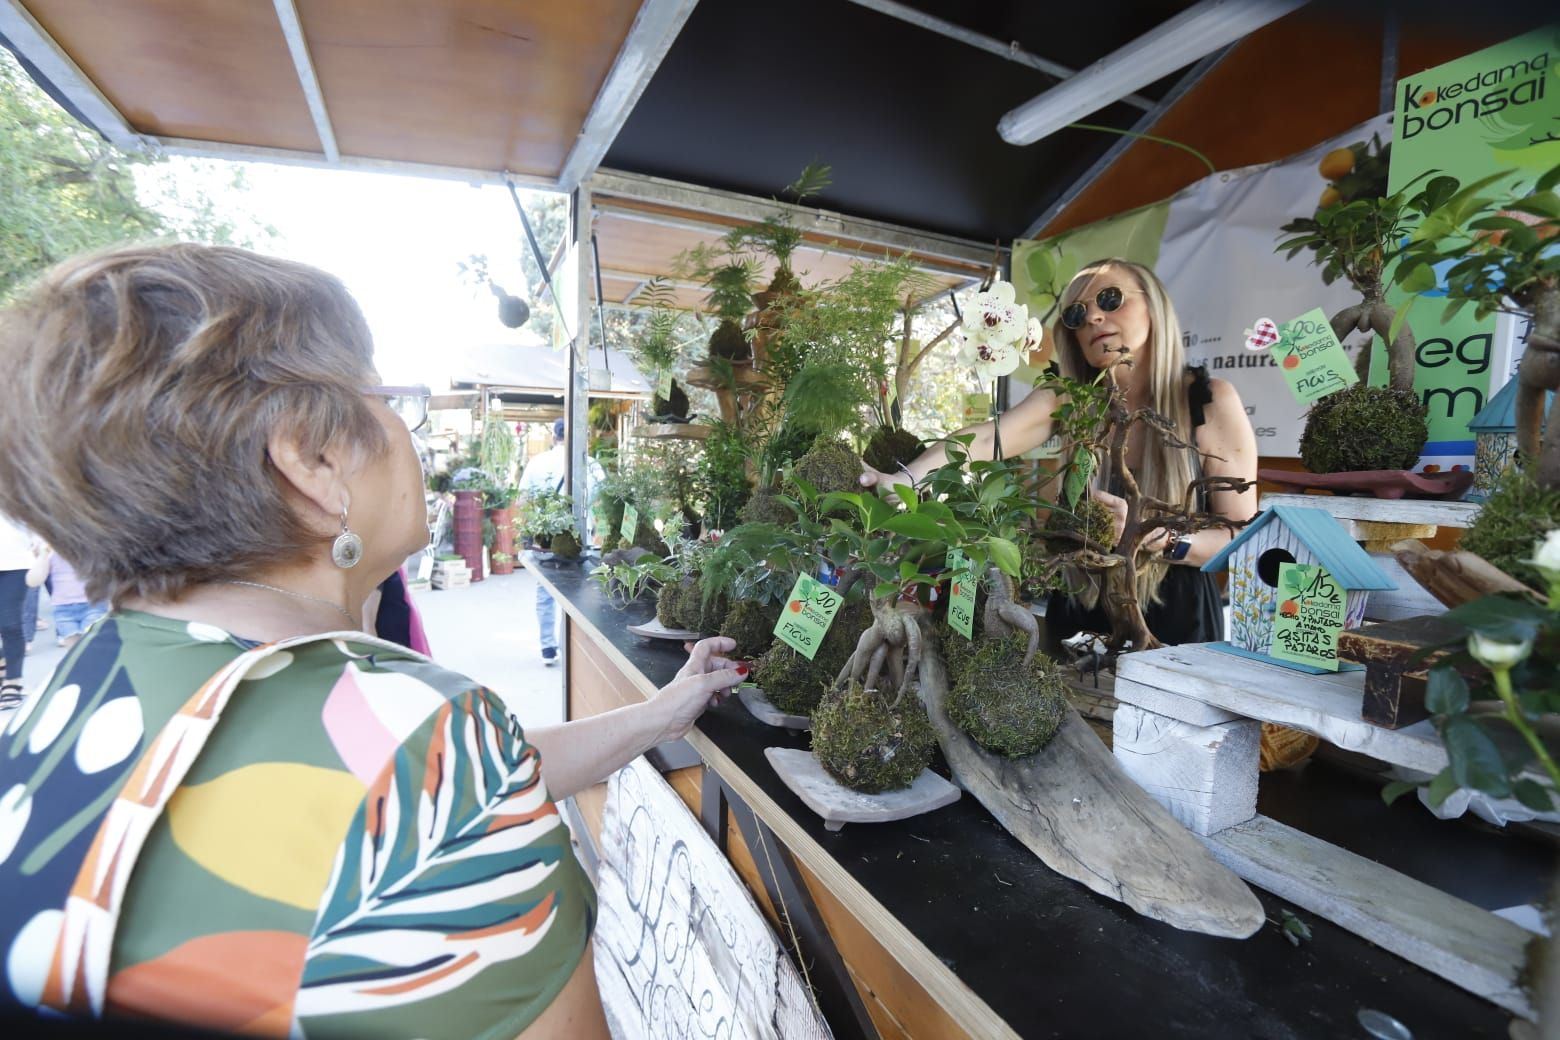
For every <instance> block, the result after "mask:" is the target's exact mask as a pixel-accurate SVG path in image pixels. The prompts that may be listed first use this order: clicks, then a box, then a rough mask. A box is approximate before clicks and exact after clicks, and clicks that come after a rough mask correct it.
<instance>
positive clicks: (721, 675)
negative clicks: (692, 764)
mask: <svg viewBox="0 0 1560 1040" xmlns="http://www.w3.org/2000/svg"><path fill="white" fill-rule="evenodd" d="M683 645H684V647H685V648H686V649H687V650H688V663H687V664H685V665H683V666H682V668H681V669H680V670H679V671H678V672H677V677H676V678H675V679H673V680H672V681H671V682H669V683H667V684H666V685H665V686H663V687H661V689H660V691H659V692H658V693H657V694H656V696H655V699H656V700H657V701H665V702H666V706H667V708H668V712H667V718H666V722H665V725H664V727H663V729H662V734H661V737H660V738H659V739H658V740H657V741H656V743H658V744H660V743H665V742H666V741H668V740H677V739H678V738H680V737H682V736H683V735H684V734H686V733H687V732H688V730H690V729H692V728H693V724H694V722H695V721H697V720H698V718H699V716H700V715H702V714H704V709H706V708H713V707H714V706H715V705H717V704H719V703H720V702H721V699H722V698H723V697H724V696H725V695H726V694H727V693H728V692H729V691H730V689H731V687H733V686H735V685H736V684H737V683H739V682H742V681H743V680H745V679H746V678H747V672H748V670H747V665H745V664H742V663H740V662H737V661H733V660H731V659H730V658H727V657H724V656H722V655H724V654H727V653H729V652H731V651H732V650H735V649H736V647H737V641H736V640H735V639H730V638H728V637H726V636H712V637H710V638H709V639H701V640H699V641H698V642H697V643H684V644H683Z"/></svg>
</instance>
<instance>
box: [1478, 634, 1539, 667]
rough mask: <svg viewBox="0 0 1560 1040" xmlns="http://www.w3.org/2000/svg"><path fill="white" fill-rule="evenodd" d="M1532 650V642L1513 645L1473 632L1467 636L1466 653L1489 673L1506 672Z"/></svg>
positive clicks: (1526, 641) (1529, 640)
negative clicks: (1488, 670)
mask: <svg viewBox="0 0 1560 1040" xmlns="http://www.w3.org/2000/svg"><path fill="white" fill-rule="evenodd" d="M1532 650H1533V640H1531V639H1524V640H1522V641H1521V642H1519V643H1513V642H1510V641H1508V640H1505V639H1492V638H1490V637H1488V636H1481V635H1480V634H1479V633H1477V632H1474V633H1471V634H1470V635H1469V636H1468V652H1469V653H1470V654H1472V655H1473V659H1474V660H1475V661H1478V662H1479V663H1480V664H1482V665H1483V666H1484V667H1486V668H1488V669H1490V671H1496V670H1499V671H1508V670H1510V669H1511V668H1512V667H1513V666H1515V665H1516V664H1518V663H1519V662H1521V661H1522V660H1523V659H1525V658H1526V657H1527V655H1528V654H1529V653H1531V652H1532Z"/></svg>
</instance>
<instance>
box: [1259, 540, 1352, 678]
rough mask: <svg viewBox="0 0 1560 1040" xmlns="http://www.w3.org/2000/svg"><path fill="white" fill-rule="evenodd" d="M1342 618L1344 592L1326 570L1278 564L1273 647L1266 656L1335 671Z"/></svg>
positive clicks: (1291, 564)
mask: <svg viewBox="0 0 1560 1040" xmlns="http://www.w3.org/2000/svg"><path fill="white" fill-rule="evenodd" d="M1343 616H1344V594H1343V589H1342V588H1340V587H1339V585H1338V583H1337V582H1335V581H1333V578H1332V575H1330V574H1328V573H1327V569H1326V568H1325V567H1322V566H1320V565H1319V564H1301V563H1285V564H1280V565H1279V568H1278V609H1277V610H1276V611H1275V612H1274V614H1273V646H1272V648H1271V649H1270V650H1269V651H1268V653H1270V654H1271V655H1273V656H1274V657H1277V658H1279V659H1280V660H1283V661H1294V662H1296V663H1297V664H1308V665H1311V666H1313V667H1315V668H1325V669H1326V670H1327V671H1329V672H1336V671H1337V670H1338V633H1339V632H1342V631H1343Z"/></svg>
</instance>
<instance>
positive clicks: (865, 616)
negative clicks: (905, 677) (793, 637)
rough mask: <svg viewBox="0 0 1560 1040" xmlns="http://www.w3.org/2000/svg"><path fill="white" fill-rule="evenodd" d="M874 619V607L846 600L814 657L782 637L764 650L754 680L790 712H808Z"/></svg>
mask: <svg viewBox="0 0 1560 1040" xmlns="http://www.w3.org/2000/svg"><path fill="white" fill-rule="evenodd" d="M871 623H872V610H871V608H870V607H868V606H867V604H866V603H865V602H862V601H860V600H858V601H856V602H854V603H846V604H844V605H843V606H841V607H840V609H839V612H838V613H836V614H835V615H834V623H833V624H832V625H830V626H829V631H828V632H827V633H826V634H825V635H824V637H823V642H822V643H820V644H819V646H818V652H817V653H816V654H814V655H813V659H812V660H811V661H809V660H807V658H805V657H803V656H802V655H801V654H799V653H797V652H796V651H795V650H792V649H791V648H790V647H789V646H787V645H786V644H784V643H782V642H781V641H780V640H779V639H776V640H774V642H773V644H772V645H771V646H770V647H769V649H768V650H767V651H766V652H765V653H764V656H763V658H762V659H761V660H760V661H759V662H758V667H757V668H756V669H755V670H754V672H753V681H754V682H755V683H757V684H758V686H759V688H760V689H762V690H763V691H764V696H766V697H768V698H769V703H771V704H773V705H774V706H775V707H777V708H779V709H780V710H781V711H783V712H786V713H787V714H789V715H808V714H811V712H812V710H813V709H814V708H815V707H817V706H818V699H819V698H820V697H822V696H823V690H824V687H825V686H827V685H829V684H830V683H832V682H833V681H834V679H835V676H837V675H839V674H840V671H841V670H842V669H843V668H844V667H845V662H847V661H849V660H850V655H851V654H852V653H854V652H855V650H856V642H857V640H859V639H860V638H861V633H862V632H864V631H866V629H867V626H868V625H870V624H871Z"/></svg>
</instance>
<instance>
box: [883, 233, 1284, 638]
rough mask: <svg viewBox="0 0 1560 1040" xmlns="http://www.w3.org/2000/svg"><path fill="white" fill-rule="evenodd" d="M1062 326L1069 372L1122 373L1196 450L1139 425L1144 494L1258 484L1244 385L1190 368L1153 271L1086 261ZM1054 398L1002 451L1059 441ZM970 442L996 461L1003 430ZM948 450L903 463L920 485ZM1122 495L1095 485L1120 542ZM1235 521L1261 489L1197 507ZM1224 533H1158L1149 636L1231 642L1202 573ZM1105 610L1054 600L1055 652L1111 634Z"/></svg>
mask: <svg viewBox="0 0 1560 1040" xmlns="http://www.w3.org/2000/svg"><path fill="white" fill-rule="evenodd" d="M1059 315H1060V316H1059V318H1058V321H1057V324H1056V358H1057V363H1058V365H1059V366H1060V367H1061V370H1062V373H1063V374H1064V375H1066V376H1069V377H1071V378H1074V379H1082V380H1087V379H1091V378H1093V376H1094V375H1095V374H1096V373H1098V372H1099V371H1101V370H1103V369H1107V368H1112V367H1114V368H1115V369H1116V378H1117V383H1118V385H1119V386H1120V387H1121V388H1122V389H1123V390H1124V391H1125V393H1126V396H1127V404H1128V406H1129V407H1131V408H1134V409H1136V408H1151V409H1153V410H1154V411H1156V412H1158V413H1159V414H1160V415H1163V416H1165V417H1166V418H1168V419H1170V420H1171V421H1172V422H1173V423H1174V424H1175V427H1176V429H1177V430H1179V431H1180V436H1181V439H1182V440H1183V441H1184V442H1185V443H1187V444H1195V445H1196V449H1197V450H1196V451H1195V452H1193V451H1188V450H1185V449H1181V448H1176V447H1173V446H1171V445H1170V444H1168V443H1166V442H1165V440H1164V439H1163V438H1160V437H1157V436H1154V435H1153V434H1152V432H1151V431H1150V430H1148V428H1147V427H1145V426H1144V425H1143V424H1137V425H1135V426H1134V427H1133V429H1132V435H1131V437H1130V438H1129V440H1128V442H1127V452H1126V461H1127V465H1128V467H1129V468H1130V469H1131V470H1132V473H1133V475H1134V476H1136V478H1137V481H1138V485H1139V487H1140V488H1141V489H1142V490H1143V492H1144V493H1145V494H1147V495H1151V496H1153V497H1155V498H1159V499H1162V500H1165V501H1170V502H1179V501H1181V500H1182V499H1183V498H1184V497H1185V495H1186V489H1187V485H1188V484H1189V483H1190V482H1191V481H1192V480H1193V479H1194V478H1196V477H1198V476H1227V477H1235V478H1238V479H1240V480H1255V479H1256V475H1257V473H1256V470H1257V444H1256V435H1255V434H1254V433H1253V431H1252V428H1251V423H1250V421H1249V420H1248V419H1247V417H1246V410H1245V407H1244V406H1243V405H1242V404H1241V400H1240V395H1239V394H1238V393H1237V392H1236V390H1235V388H1234V387H1233V386H1231V385H1230V384H1229V383H1227V382H1225V381H1224V380H1222V379H1209V378H1208V375H1207V371H1206V370H1205V369H1202V368H1188V367H1187V366H1186V357H1185V354H1184V353H1183V350H1182V346H1181V326H1180V322H1179V321H1178V320H1177V318H1176V315H1175V308H1174V307H1173V306H1172V305H1171V303H1170V298H1169V296H1168V294H1167V293H1166V292H1165V287H1164V285H1163V283H1161V282H1160V281H1159V279H1158V277H1156V276H1155V274H1154V272H1153V271H1151V270H1149V269H1148V268H1147V267H1144V266H1143V265H1141V264H1136V263H1132V262H1130V261H1127V260H1119V259H1109V260H1100V261H1096V262H1095V263H1092V264H1089V265H1088V266H1087V267H1085V268H1084V269H1083V270H1082V271H1080V272H1079V273H1078V275H1077V277H1075V278H1074V279H1073V280H1072V282H1071V283H1069V284H1068V286H1067V289H1066V291H1065V292H1063V294H1062V299H1061V306H1060V308H1059ZM1057 404H1058V401H1057V398H1056V395H1055V394H1054V393H1052V392H1051V391H1048V390H1041V391H1037V392H1035V393H1032V394H1030V395H1029V396H1028V397H1026V398H1025V399H1024V400H1023V401H1022V402H1020V403H1019V404H1018V405H1017V406H1016V407H1014V408H1013V409H1012V410H1010V411H1008V412H1006V413H1004V414H1003V415H1002V417H1001V422H1002V431H1001V433H1002V452H1003V455H1004V456H1005V457H1012V456H1014V455H1021V454H1023V453H1024V452H1026V451H1029V450H1031V449H1033V448H1037V447H1039V446H1040V445H1041V444H1043V443H1045V441H1046V440H1048V439H1049V438H1050V436H1051V430H1052V419H1051V416H1052V413H1053V412H1054V411H1055V410H1056V407H1057ZM960 432H961V433H965V434H973V435H974V437H975V440H974V442H973V443H972V444H971V446H970V454H971V457H972V458H976V459H983V458H984V459H989V458H991V457H992V452H993V443H994V441H995V436H994V423H991V422H985V423H981V424H980V425H978V426H972V427H969V428H968V429H965V430H961V431H960ZM946 461H947V454H946V452H945V450H944V448H943V447H942V446H941V445H937V446H934V447H932V448H931V449H929V450H928V451H927V452H926V453H925V454H923V455H922V456H921V457H920V458H918V459H916V460H915V461H914V462H911V463H910V464H909V465H908V466H906V467H905V468H906V470H907V471H908V473H909V475H910V476H912V477H914V478H915V479H917V480H919V479H920V478H921V477H923V476H925V475H926V474H927V473H929V472H930V471H932V470H933V469H935V468H937V467H938V466H940V465H943V464H944V463H945V462H946ZM904 477H905V475H904V474H903V473H898V474H894V473H886V474H885V473H879V472H877V471H876V470H868V472H867V473H865V474H864V475H863V476H862V484H863V485H866V486H869V487H870V486H874V485H876V486H878V487H881V488H885V489H887V488H890V487H892V486H893V485H894V484H895V483H901V482H903V481H904ZM1118 491H1119V487H1114V486H1113V487H1109V488H1095V489H1094V490H1093V491H1092V492H1091V493H1092V494H1093V496H1094V497H1095V498H1096V499H1098V500H1099V501H1101V502H1103V503H1104V504H1105V505H1106V506H1107V507H1109V509H1110V510H1111V513H1112V516H1113V517H1114V519H1115V526H1116V533H1117V535H1118V536H1119V535H1120V533H1121V530H1122V528H1123V526H1124V525H1125V523H1126V515H1127V504H1126V501H1125V500H1124V499H1122V498H1121V497H1120V496H1119V494H1118V493H1117V492H1118ZM1199 504H1200V505H1202V506H1203V507H1204V508H1208V509H1211V510H1212V511H1213V512H1215V513H1218V514H1219V515H1220V516H1224V517H1227V518H1229V519H1231V520H1235V521H1244V520H1248V519H1250V518H1251V516H1252V515H1253V513H1255V511H1256V490H1255V487H1254V486H1253V487H1251V488H1248V489H1247V490H1246V491H1244V492H1241V493H1239V494H1235V493H1233V492H1227V491H1226V492H1217V493H1215V494H1213V495H1210V496H1208V500H1207V501H1206V502H1203V503H1199ZM1230 537H1231V535H1230V532H1229V531H1228V530H1223V529H1212V530H1206V531H1199V532H1197V533H1196V534H1193V535H1191V536H1189V537H1185V538H1181V539H1175V540H1172V539H1171V538H1170V537H1169V534H1168V532H1166V531H1163V530H1161V531H1158V532H1156V534H1155V535H1154V536H1152V537H1151V538H1149V539H1148V540H1147V541H1146V542H1145V543H1144V547H1145V548H1146V549H1147V550H1148V551H1150V552H1152V553H1156V554H1158V558H1157V560H1156V562H1155V563H1154V564H1153V565H1151V566H1149V567H1145V568H1143V569H1142V571H1141V573H1142V579H1141V581H1140V585H1139V594H1140V597H1141V599H1142V601H1143V602H1144V603H1145V610H1144V617H1145V620H1146V621H1147V622H1148V627H1149V630H1150V631H1151V632H1153V633H1154V635H1155V636H1156V637H1157V638H1158V639H1159V640H1160V641H1162V642H1164V643H1197V642H1208V641H1212V640H1218V639H1222V638H1224V634H1223V630H1224V623H1223V612H1222V610H1221V608H1220V604H1219V595H1218V589H1217V586H1216V585H1215V583H1214V579H1213V577H1212V575H1207V574H1203V573H1201V571H1199V570H1198V569H1197V568H1198V567H1199V566H1200V565H1201V564H1202V563H1204V562H1205V561H1206V560H1208V559H1209V558H1211V557H1212V556H1214V555H1215V554H1216V553H1218V551H1219V550H1220V549H1221V548H1223V547H1224V546H1225V545H1227V544H1228V543H1229V541H1230ZM1109 627H1110V626H1109V623H1108V622H1107V621H1106V619H1105V616H1104V613H1103V611H1101V610H1100V609H1099V608H1098V607H1097V606H1095V607H1092V608H1090V607H1085V606H1084V605H1083V604H1082V603H1080V602H1078V601H1076V600H1073V599H1071V598H1069V597H1067V596H1063V595H1055V596H1053V597H1052V598H1051V602H1050V604H1049V605H1048V606H1047V610H1046V633H1047V637H1048V639H1050V640H1051V641H1052V642H1053V644H1054V643H1055V642H1058V641H1060V640H1062V639H1065V638H1067V637H1069V636H1071V635H1073V634H1075V633H1077V632H1079V631H1093V632H1104V631H1109Z"/></svg>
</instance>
